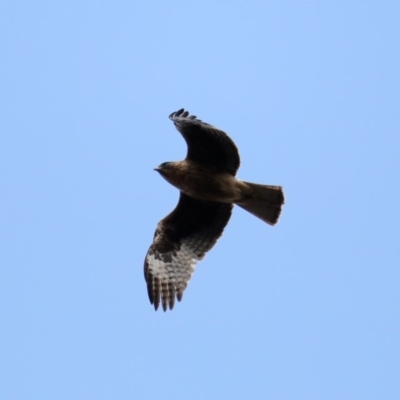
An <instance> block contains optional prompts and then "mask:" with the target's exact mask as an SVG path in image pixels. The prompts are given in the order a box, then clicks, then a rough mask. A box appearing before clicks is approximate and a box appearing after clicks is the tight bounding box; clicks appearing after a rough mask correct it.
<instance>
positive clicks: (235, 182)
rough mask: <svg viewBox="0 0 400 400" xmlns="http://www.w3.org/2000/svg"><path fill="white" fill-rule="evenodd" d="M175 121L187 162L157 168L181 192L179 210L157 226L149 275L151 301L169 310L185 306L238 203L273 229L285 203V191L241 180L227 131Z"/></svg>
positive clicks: (178, 115)
mask: <svg viewBox="0 0 400 400" xmlns="http://www.w3.org/2000/svg"><path fill="white" fill-rule="evenodd" d="M170 119H171V120H172V121H173V122H174V124H175V126H176V127H177V129H178V130H179V132H180V133H181V134H182V136H183V137H184V139H185V140H186V143H187V145H188V153H187V156H186V159H185V160H183V161H177V162H165V163H163V164H161V165H160V166H159V167H157V168H155V170H156V171H158V172H159V173H160V174H161V176H163V177H164V178H165V179H166V180H167V181H168V182H169V183H170V184H171V185H173V186H175V187H176V188H178V189H179V190H180V192H181V194H180V199H179V202H178V205H177V206H176V208H175V210H174V211H172V212H171V213H170V214H169V215H168V216H166V217H165V218H164V219H162V220H161V221H160V222H159V223H158V226H157V229H156V232H155V235H154V241H153V244H152V245H151V246H150V248H149V251H148V252H147V255H146V259H145V265H144V274H145V279H146V282H147V289H148V294H149V299H150V302H151V303H152V304H153V305H154V308H155V309H156V310H157V308H158V306H159V304H160V301H161V303H162V306H163V309H164V311H166V310H167V308H168V307H169V308H170V309H172V308H173V306H174V302H175V297H176V298H177V299H178V300H179V301H180V300H181V299H182V296H183V291H184V290H185V288H186V286H187V283H188V282H189V280H190V277H191V275H192V274H193V272H194V268H195V264H196V262H197V261H199V260H201V259H202V258H203V257H204V255H205V253H206V252H207V251H208V250H210V249H211V248H212V247H213V246H214V244H215V243H216V241H217V240H218V238H219V237H220V236H221V235H222V232H223V230H224V228H225V226H226V224H227V223H228V221H229V219H230V216H231V212H232V208H233V205H234V204H236V205H238V206H240V207H242V208H243V209H245V210H247V211H248V212H250V213H252V214H253V215H255V216H257V217H258V218H260V219H261V220H263V221H265V222H267V223H268V224H270V225H274V224H275V223H276V222H277V221H278V218H279V215H280V212H281V207H282V204H283V203H284V196H283V191H282V188H281V187H280V186H268V185H260V184H256V183H250V182H245V181H241V180H239V179H237V178H236V177H235V175H236V171H237V169H238V168H239V165H240V158H239V152H238V150H237V147H236V145H235V144H234V142H233V141H232V139H230V138H229V136H228V135H227V134H226V133H224V132H222V131H221V130H219V129H217V128H215V127H213V126H212V125H209V124H206V123H204V122H202V121H200V120H198V119H197V118H196V117H195V116H192V115H189V113H188V112H187V111H184V110H183V109H182V110H179V111H177V112H175V113H172V114H171V115H170Z"/></svg>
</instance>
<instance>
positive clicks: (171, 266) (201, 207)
mask: <svg viewBox="0 0 400 400" xmlns="http://www.w3.org/2000/svg"><path fill="white" fill-rule="evenodd" d="M232 208H233V205H232V204H224V203H215V202H209V201H201V200H196V199H193V198H191V197H189V196H186V195H185V194H183V193H181V195H180V199H179V202H178V205H177V206H176V208H175V210H174V211H172V213H171V214H169V215H168V216H166V217H165V218H164V219H162V220H161V221H160V222H159V223H158V225H157V229H156V232H155V234H154V241H153V243H152V245H151V246H150V248H149V251H148V252H147V255H146V259H145V262H144V277H145V279H146V282H147V291H148V294H149V299H150V303H151V304H153V305H154V308H155V309H156V310H157V308H158V306H159V304H160V300H161V303H162V307H163V309H164V311H166V310H167V309H168V307H169V308H170V309H171V310H172V308H173V307H174V302H175V297H176V298H177V299H178V301H181V299H182V296H183V291H184V290H185V289H186V286H187V284H188V282H189V280H190V277H191V276H192V274H193V272H194V269H195V265H196V262H197V261H199V260H201V259H202V258H203V257H204V255H205V253H206V252H207V251H208V250H210V249H211V248H212V247H213V246H214V245H215V243H216V241H217V239H218V238H219V237H220V236H221V235H222V232H223V230H224V228H225V226H226V224H227V223H228V221H229V218H230V216H231V212H232Z"/></svg>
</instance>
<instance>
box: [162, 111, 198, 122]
mask: <svg viewBox="0 0 400 400" xmlns="http://www.w3.org/2000/svg"><path fill="white" fill-rule="evenodd" d="M176 118H185V119H191V120H197V117H196V116H195V115H190V113H189V111H185V109H184V108H180V109H179V110H178V111H174V112H173V113H171V114H170V115H169V119H170V120H172V121H175V119H176ZM199 121H200V120H199Z"/></svg>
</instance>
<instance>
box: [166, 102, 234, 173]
mask: <svg viewBox="0 0 400 400" xmlns="http://www.w3.org/2000/svg"><path fill="white" fill-rule="evenodd" d="M169 118H170V119H171V120H172V121H173V122H174V124H175V126H176V128H177V129H178V131H179V132H180V133H181V134H182V136H183V137H184V139H185V140H186V143H187V146H188V152H187V156H186V159H188V160H192V161H197V162H199V163H201V164H203V165H204V166H209V167H212V168H215V169H216V170H217V171H221V172H229V173H230V174H232V175H236V171H237V170H238V168H239V165H240V157H239V152H238V149H237V147H236V145H235V143H234V142H233V140H232V139H231V138H230V137H229V136H228V135H227V134H226V133H225V132H223V131H221V130H219V129H217V128H215V127H214V126H212V125H209V124H206V123H205V122H203V121H201V120H199V119H197V118H196V116H194V115H189V112H188V111H185V110H184V109H183V108H182V109H181V110H179V111H176V112H173V113H172V114H171V115H170V116H169Z"/></svg>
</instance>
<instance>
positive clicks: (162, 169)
mask: <svg viewBox="0 0 400 400" xmlns="http://www.w3.org/2000/svg"><path fill="white" fill-rule="evenodd" d="M154 170H155V171H157V172H158V173H159V174H160V175H161V176H162V177H163V178H164V179H165V180H166V181H167V182H169V183H170V184H171V185H174V186H176V187H178V188H179V182H180V181H181V180H182V179H183V177H184V171H183V170H182V168H181V167H180V163H179V162H164V163H162V164H160V165H159V166H158V167H157V168H154Z"/></svg>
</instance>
